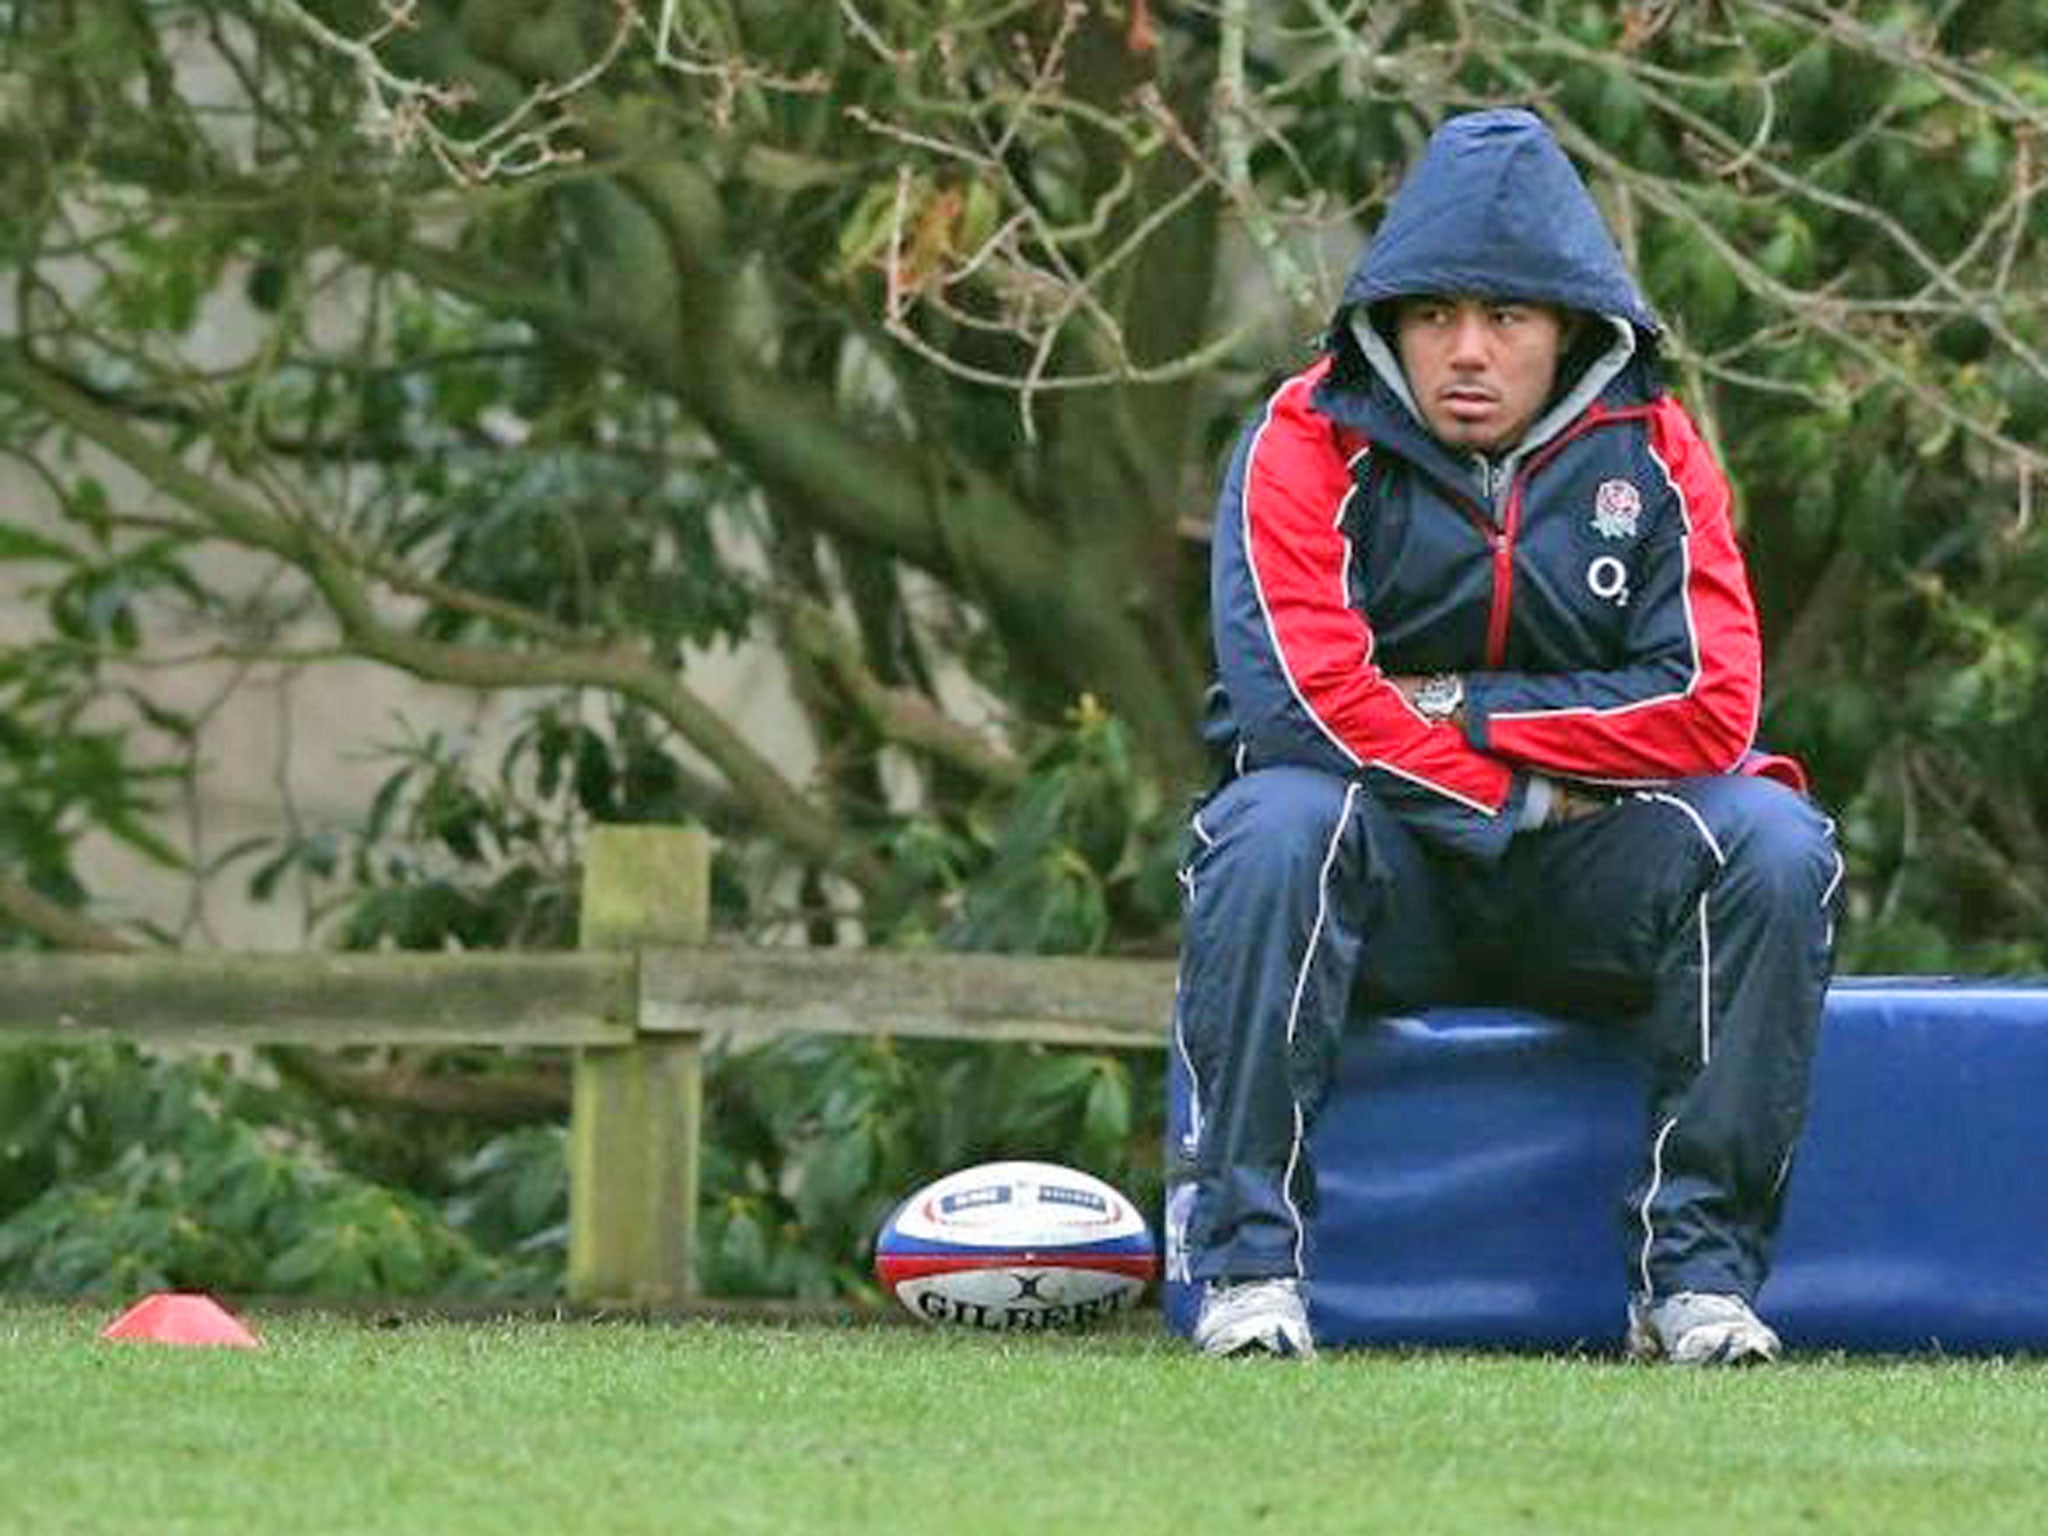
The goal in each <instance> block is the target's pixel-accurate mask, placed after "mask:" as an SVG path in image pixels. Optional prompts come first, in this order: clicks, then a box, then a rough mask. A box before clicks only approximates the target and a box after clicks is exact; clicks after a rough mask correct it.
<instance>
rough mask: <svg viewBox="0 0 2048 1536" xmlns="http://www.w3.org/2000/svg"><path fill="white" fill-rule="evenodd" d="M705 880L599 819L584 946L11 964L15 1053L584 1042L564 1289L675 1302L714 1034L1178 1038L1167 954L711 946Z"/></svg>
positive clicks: (0, 989) (690, 1259) (2, 1003)
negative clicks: (1172, 1022) (23, 1049)
mask: <svg viewBox="0 0 2048 1536" xmlns="http://www.w3.org/2000/svg"><path fill="white" fill-rule="evenodd" d="M709 890H710V853H709V847H708V844H707V842H706V840H705V839H704V837H703V835H702V834H701V833H699V832H697V831H696V830H694V829H686V828H671V827H601V828H597V829H595V831H594V832H593V834H592V836H591V838H590V841H589V843H588V845H587V848H586V861H585V874H584V893H583V930H582V942H583V950H582V952H580V953H565V954H551V955H547V954H543V955H527V954H519V955H508V954H465V955H420V954H375V955H340V954H286V955H278V954H261V955H256V954H250V955H242V954H222V953H206V954H186V953H176V952H165V953H138V954H119V955H105V954H93V955H19V956H0V1047H4V1046H5V1045H7V1044H10V1043H24V1044H25V1043H37V1042H76V1041H86V1040H107V1039H123V1040H134V1041H138V1042H141V1043H145V1044H156V1045H166V1044H189V1045H199V1046H233V1045H325V1046H334V1047H343V1046H356V1045H415V1046H419V1045H501V1046H530V1045H551V1046H567V1047H573V1048H574V1049H575V1052H576V1055H575V1068H574V1073H575V1078H574V1089H573V1094H572V1100H571V1109H570V1135H569V1165H570V1180H569V1274H568V1289H569V1295H570V1299H571V1300H573V1301H577V1302H581V1303H625V1304H631V1305H640V1306H667V1305H672V1304H674V1303H676V1302H678V1301H683V1300H687V1299H688V1298H689V1297H690V1296H691V1295H693V1294H694V1292H695V1287H696V1237H695V1226H696V1220H695V1216H696V1208H697V1182H698V1177H697V1166H698V1140H699V1135H700V1130H701V1120H702V1098H703V1086H702V1084H703V1066H702V1052H703V1047H704V1043H705V1041H706V1040H707V1039H724V1040H732V1041H735V1042H741V1043H750V1042H753V1041H756V1040H761V1039H766V1038H770V1037H772V1036H775V1035H783V1034H792V1033H823V1034H890V1035H904V1036H918V1037H925V1038H936V1039H952V1040H979V1041H1031V1042H1039V1043H1046V1044H1069V1045H1094V1046H1105V1047H1107V1046H1117V1047H1139V1048H1156V1047H1159V1046H1163V1045H1164V1044H1165V1042H1166V1026H1167V1021H1168V1019H1169V1017H1170V1014H1171V1010H1172V999H1173V967H1172V965H1171V963H1170V962H1166V961H1150V960H1095V959H1068V958H1053V957H1048V956H1008V955H956V954H924V953H901V952H896V951H883V950H798V949H788V950H782V949H721V948H712V947H707V946H706V944H705V942H704V941H705V938H706V935H707V932H708V926H709V923H708V914H709V900H708V895H709Z"/></svg>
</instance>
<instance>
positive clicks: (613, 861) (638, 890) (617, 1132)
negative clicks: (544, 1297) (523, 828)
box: [569, 826, 711, 1306]
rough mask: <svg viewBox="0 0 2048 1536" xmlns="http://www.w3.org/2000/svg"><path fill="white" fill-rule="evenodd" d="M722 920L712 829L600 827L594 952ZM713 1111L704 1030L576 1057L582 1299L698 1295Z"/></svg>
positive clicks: (594, 871)
mask: <svg viewBox="0 0 2048 1536" xmlns="http://www.w3.org/2000/svg"><path fill="white" fill-rule="evenodd" d="M710 924H711V848H710V840H709V839H708V838H707V837H706V835H705V834H704V832H703V831H702V830H701V829H699V828H696V827H647V826H601V827H593V828H592V829H591V832H590V836H589V839H588V841H587V842H586V843H585V845H584V866H583V916H582V930H581V942H582V946H583V948H585V949H607V950H617V949H638V948H642V947H648V946H671V945H682V944H701V943H703V942H704V939H705V937H706V935H707V934H708V933H709V931H710ZM634 1023H635V1024H636V1025H637V1024H638V1023H639V1020H638V1019H637V1018H635V1020H634ZM703 1105H704V1083H703V1054H702V1048H701V1042H700V1041H699V1039H698V1037H696V1036H695V1035H670V1034H663V1035H656V1036H649V1035H644V1034H643V1035H641V1036H640V1037H639V1038H638V1039H637V1040H635V1041H634V1043H633V1044H631V1045H623V1046H587V1047H584V1048H582V1049H580V1050H578V1051H577V1053H576V1070H575V1092H574V1097H573V1100H572V1106H571V1109H570V1114H569V1298H570V1300H572V1301H577V1302H586V1303H590V1302H610V1303H626V1304H630V1305H637V1306H666V1305H671V1304H673V1303H675V1302H678V1301H681V1300H684V1299H686V1298H687V1297H689V1296H691V1295H693V1294H695V1292H696V1289H697V1239H696V1232H697V1165H698V1145H697V1142H698V1134H699V1129H700V1125H701V1122H702V1119H703Z"/></svg>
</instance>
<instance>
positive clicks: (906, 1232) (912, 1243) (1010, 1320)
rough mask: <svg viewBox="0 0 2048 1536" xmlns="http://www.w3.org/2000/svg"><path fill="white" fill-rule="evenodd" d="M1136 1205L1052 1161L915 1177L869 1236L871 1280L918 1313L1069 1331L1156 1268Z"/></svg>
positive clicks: (977, 1324) (941, 1319)
mask: <svg viewBox="0 0 2048 1536" xmlns="http://www.w3.org/2000/svg"><path fill="white" fill-rule="evenodd" d="M1158 1269H1159V1257H1158V1253H1157V1251H1156V1250H1155V1249H1154V1248H1153V1246H1152V1232H1151V1229H1150V1228H1149V1227H1147V1226H1146V1225H1145V1218H1144V1217H1143V1216H1141V1215H1139V1214H1138V1210H1137V1207H1135V1206H1133V1205H1132V1204H1131V1202H1130V1201H1128V1200H1126V1199H1125V1198H1124V1197H1123V1196H1122V1195H1121V1194H1119V1193H1118V1192H1117V1191H1116V1190H1115V1189H1113V1188H1111V1187H1110V1186H1109V1185H1107V1184H1105V1183H1103V1182H1102V1180H1100V1179H1098V1178H1095V1177H1094V1176H1093V1175H1091V1174H1086V1173H1082V1172H1081V1171H1080V1170H1079V1169H1077V1168H1062V1167H1060V1166H1059V1165H1058V1164H1056V1163H1026V1162H1005V1163H982V1164H980V1165H978V1166H976V1167H973V1168H963V1169H961V1170H960V1171H959V1172H958V1173H949V1174H947V1175H946V1176H945V1177H944V1178H942V1179H937V1180H934V1181H933V1182H932V1183H930V1184H927V1185H925V1187H924V1188H923V1189H920V1190H919V1191H918V1192H917V1193H916V1194H914V1195H912V1196H911V1197H910V1198H909V1199H908V1200H906V1201H904V1202H903V1204H901V1205H900V1206H898V1207H897V1208H896V1211H895V1214H894V1215H892V1216H891V1217H890V1218H889V1220H888V1221H887V1223H886V1224H884V1226H883V1227H882V1233H881V1236H880V1237H879V1238H878V1239H877V1240H876V1243H875V1278H877V1279H878V1280H880V1281H881V1282H882V1286H883V1288H884V1289H885V1290H888V1291H890V1292H892V1293H894V1295H895V1297H896V1299H897V1300H898V1301H900V1302H902V1303H903V1305H904V1306H906V1307H908V1308H909V1309H910V1310H911V1312H912V1313H914V1314H915V1315H916V1316H918V1317H921V1318H923V1319H924V1320H925V1321H926V1322H930V1323H957V1324H964V1325H966V1326H968V1327H971V1328H990V1329H997V1330H1005V1329H1016V1330H1024V1329H1044V1328H1070V1327H1074V1326H1076V1325H1078V1324H1085V1323H1091V1322H1099V1321H1101V1320H1102V1319H1103V1318H1106V1317H1110V1316H1113V1315H1114V1314H1116V1313H1118V1312H1124V1311H1127V1310H1129V1309H1130V1308H1131V1307H1132V1306H1134V1305H1135V1304H1136V1302H1137V1300H1138V1298H1139V1297H1140V1296H1141V1295H1143V1294H1144V1291H1145V1285H1146V1283H1147V1282H1148V1281H1150V1280H1151V1279H1152V1277H1153V1276H1154V1275H1155V1274H1156V1273H1157V1272H1158Z"/></svg>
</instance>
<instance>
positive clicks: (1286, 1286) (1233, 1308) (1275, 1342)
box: [1195, 1280, 1316, 1360]
mask: <svg viewBox="0 0 2048 1536" xmlns="http://www.w3.org/2000/svg"><path fill="white" fill-rule="evenodd" d="M1195 1347H1196V1348H1197V1349H1199V1350H1201V1352H1202V1353H1203V1354H1205V1355H1217V1356H1225V1355H1252V1354H1264V1355H1277V1356H1279V1357H1280V1358H1281V1359H1284V1360H1313V1359H1314V1358H1315V1354H1316V1341H1315V1336H1314V1335H1313V1334H1311V1333H1310V1332H1309V1328H1308V1307H1307V1306H1306V1305H1305V1304H1304V1302H1303V1301H1302V1295H1301V1282H1300V1281H1299V1280H1245V1281H1240V1282H1239V1283H1237V1284H1235V1285H1229V1284H1219V1283H1217V1282H1215V1281H1211V1282H1210V1283H1209V1284H1208V1285H1207V1286H1205V1287H1203V1290H1202V1311H1201V1315H1200V1316H1199V1317H1198V1318H1197V1319H1196V1320H1195Z"/></svg>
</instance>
